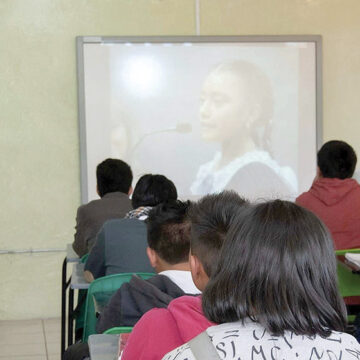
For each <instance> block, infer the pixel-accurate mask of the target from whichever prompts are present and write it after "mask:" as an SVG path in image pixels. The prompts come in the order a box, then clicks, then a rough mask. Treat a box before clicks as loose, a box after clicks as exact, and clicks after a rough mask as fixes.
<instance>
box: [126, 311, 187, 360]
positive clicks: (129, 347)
mask: <svg viewBox="0 0 360 360" xmlns="http://www.w3.org/2000/svg"><path fill="white" fill-rule="evenodd" d="M182 344H183V340H182V339H181V337H180V334H179V331H178V328H177V325H176V321H175V320H174V318H173V316H172V315H171V313H170V312H169V311H168V310H167V309H152V310H150V311H148V312H147V313H146V314H145V315H143V316H142V318H141V319H140V320H139V321H138V322H137V324H136V325H135V327H134V329H133V331H132V332H131V334H130V336H129V339H128V341H127V343H126V346H125V349H124V352H123V354H122V357H121V360H134V359H136V360H159V359H162V357H163V356H164V355H165V354H167V353H168V352H169V351H171V350H173V349H175V348H177V347H178V346H180V345H182Z"/></svg>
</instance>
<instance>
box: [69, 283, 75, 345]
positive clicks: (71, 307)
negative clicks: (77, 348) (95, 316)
mask: <svg viewBox="0 0 360 360" xmlns="http://www.w3.org/2000/svg"><path fill="white" fill-rule="evenodd" d="M73 325H74V289H72V288H71V287H70V289H69V317H68V346H70V345H72V343H73V338H74V337H73Z"/></svg>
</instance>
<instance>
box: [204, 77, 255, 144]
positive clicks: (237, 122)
mask: <svg viewBox="0 0 360 360" xmlns="http://www.w3.org/2000/svg"><path fill="white" fill-rule="evenodd" d="M247 103H248V102H247V100H246V95H245V89H244V84H243V81H242V80H241V78H240V77H239V76H237V75H235V74H233V73H231V72H230V71H226V72H224V71H223V72H220V71H214V72H212V73H210V74H209V75H208V77H207V78H206V80H205V82H204V85H203V88H202V91H201V104H200V124H201V136H202V138H203V139H204V140H207V141H217V142H224V141H226V140H228V139H230V138H232V137H235V136H237V137H239V135H243V133H244V132H245V131H246V122H247V117H248V113H249V109H248V108H249V106H248V104H247Z"/></svg>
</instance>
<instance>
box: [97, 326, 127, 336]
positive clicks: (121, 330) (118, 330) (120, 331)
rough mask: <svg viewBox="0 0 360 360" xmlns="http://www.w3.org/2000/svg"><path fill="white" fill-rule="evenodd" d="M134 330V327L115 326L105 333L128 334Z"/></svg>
mask: <svg viewBox="0 0 360 360" xmlns="http://www.w3.org/2000/svg"><path fill="white" fill-rule="evenodd" d="M132 330H133V327H132V326H115V327H112V328H110V329H107V330H105V331H104V334H128V333H131V332H132Z"/></svg>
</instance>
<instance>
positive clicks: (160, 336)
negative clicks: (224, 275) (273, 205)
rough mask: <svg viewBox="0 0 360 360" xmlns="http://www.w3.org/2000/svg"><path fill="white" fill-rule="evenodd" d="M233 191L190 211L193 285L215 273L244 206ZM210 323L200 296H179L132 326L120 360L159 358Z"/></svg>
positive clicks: (201, 285) (201, 286)
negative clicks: (233, 224) (203, 311)
mask: <svg viewBox="0 0 360 360" xmlns="http://www.w3.org/2000/svg"><path fill="white" fill-rule="evenodd" d="M246 204H247V203H246V202H245V201H244V200H243V199H242V198H240V197H239V195H237V194H236V193H235V192H230V191H224V192H222V193H220V194H216V195H207V196H205V197H204V198H202V199H201V200H199V201H198V202H197V203H196V204H194V205H192V206H191V209H190V211H189V213H190V214H189V216H190V221H191V245H190V247H191V253H190V268H191V275H192V278H193V280H194V283H195V285H196V286H197V288H198V289H199V290H203V289H204V288H205V286H206V284H207V282H208V280H209V277H210V276H212V275H214V274H215V269H216V263H217V259H218V257H219V253H220V249H221V246H222V244H223V242H224V240H225V236H226V233H227V231H228V229H229V226H230V224H231V222H232V219H233V218H234V216H235V214H236V213H237V212H238V211H240V210H241V209H242V208H243V207H245V206H246ZM211 325H212V322H210V321H209V320H208V319H206V318H205V317H204V315H203V313H202V310H201V298H200V297H194V296H182V297H179V298H177V299H175V300H173V301H171V303H170V304H169V306H168V308H167V309H164V308H163V309H153V310H150V311H149V312H147V313H146V314H145V315H144V316H143V317H142V318H141V319H140V321H139V322H138V323H137V324H136V325H135V328H134V329H133V331H132V333H131V334H130V337H129V339H128V342H127V344H126V347H125V350H124V352H123V354H122V358H121V359H122V360H133V359H137V360H139V359H146V360H158V359H161V358H162V356H163V355H165V354H166V353H167V352H168V351H170V350H171V349H173V348H175V347H176V346H179V345H181V344H183V343H184V342H186V341H188V340H190V339H191V338H193V337H194V336H196V335H197V334H199V333H200V332H201V331H203V330H205V329H206V328H207V327H209V326H211Z"/></svg>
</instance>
